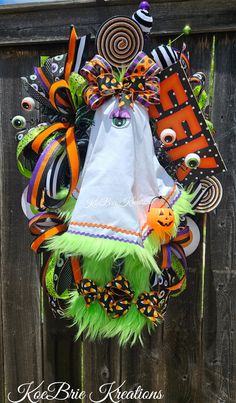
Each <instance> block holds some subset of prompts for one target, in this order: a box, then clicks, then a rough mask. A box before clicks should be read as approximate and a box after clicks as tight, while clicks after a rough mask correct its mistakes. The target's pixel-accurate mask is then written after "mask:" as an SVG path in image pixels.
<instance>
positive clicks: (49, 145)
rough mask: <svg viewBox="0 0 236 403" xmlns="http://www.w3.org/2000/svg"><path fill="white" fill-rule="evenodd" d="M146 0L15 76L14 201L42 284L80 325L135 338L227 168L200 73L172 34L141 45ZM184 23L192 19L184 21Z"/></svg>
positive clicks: (166, 294) (168, 287)
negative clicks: (18, 198) (19, 93)
mask: <svg viewBox="0 0 236 403" xmlns="http://www.w3.org/2000/svg"><path fill="white" fill-rule="evenodd" d="M149 11H150V6H149V4H148V2H146V1H143V2H141V3H140V5H139V9H138V10H137V11H136V12H135V13H134V14H133V16H132V18H130V17H127V16H116V17H114V18H112V19H110V20H108V21H106V22H105V23H104V24H103V25H102V26H101V27H100V29H99V30H98V33H97V37H96V50H94V56H93V57H92V58H90V59H89V60H88V49H89V48H91V46H93V43H92V42H91V39H90V36H89V35H87V36H83V37H78V36H77V33H76V30H75V28H74V27H72V28H71V33H70V39H69V45H68V52H67V53H66V54H62V55H57V56H55V57H48V58H46V60H44V63H43V64H42V65H41V66H40V67H34V71H33V73H32V74H31V75H30V76H28V77H22V84H23V86H24V88H25V91H26V93H27V94H26V95H27V96H26V97H25V98H24V99H23V100H22V101H21V107H22V109H23V111H24V112H25V116H28V114H29V113H30V112H32V111H33V110H35V109H38V115H39V116H40V118H38V119H37V121H36V122H35V124H34V125H33V127H31V126H32V123H27V119H26V118H25V117H24V116H22V115H17V116H15V117H14V118H13V119H12V125H13V126H14V127H15V129H17V130H18V131H17V135H16V139H17V142H18V144H17V164H18V168H19V171H20V172H21V174H22V175H24V176H25V177H26V178H28V179H29V184H28V186H27V188H26V189H25V191H24V193H23V195H22V208H23V211H24V213H25V215H26V217H27V219H28V221H29V229H30V232H31V234H32V235H33V236H34V240H33V242H32V245H31V248H32V250H33V251H35V252H36V253H39V254H40V256H41V273H40V278H41V284H42V286H43V287H45V289H46V292H47V294H48V297H49V301H50V305H51V308H52V310H53V312H54V313H55V314H60V315H63V316H66V317H68V318H72V321H73V323H74V325H76V326H77V337H79V336H80V335H81V333H82V332H84V333H85V335H87V336H89V337H90V338H92V339H95V338H96V337H99V338H101V337H105V338H106V337H114V336H118V337H119V340H120V343H121V344H124V343H126V342H128V341H130V342H131V343H133V342H135V341H136V340H137V339H138V338H139V339H140V340H141V333H142V330H143V328H144V327H148V329H149V330H151V329H152V328H153V327H154V326H155V325H157V324H158V323H159V322H161V321H162V320H163V318H164V315H165V312H166V309H167V304H168V301H169V299H170V298H171V297H172V296H176V295H178V294H179V293H181V292H182V291H183V290H184V288H185V286H186V268H187V265H186V255H188V254H191V253H192V252H193V251H194V250H195V249H196V247H197V244H198V242H199V230H198V227H197V225H196V223H195V222H194V220H193V219H192V218H190V217H189V215H191V214H194V210H195V212H198V213H205V212H208V211H211V210H212V209H214V208H215V207H216V206H217V205H218V203H219V201H220V199H221V196H222V188H221V184H220V182H219V180H218V179H216V178H215V176H214V175H215V174H217V173H219V172H222V171H223V170H225V166H224V163H223V161H222V158H221V156H220V153H219V151H218V149H217V146H216V143H215V140H214V138H213V135H212V125H211V123H210V122H209V121H207V120H206V119H205V117H204V108H205V106H206V104H207V94H206V91H205V75H204V74H203V73H202V72H197V73H195V74H193V75H192V74H191V68H190V63H189V57H188V55H187V53H186V52H185V49H184V48H183V49H182V50H178V49H175V48H174V47H173V46H172V45H171V44H163V45H159V46H157V47H156V48H155V49H153V50H152V51H151V52H150V53H149V52H148V51H147V50H146V47H145V46H146V44H147V40H148V35H149V32H150V30H151V27H152V16H151V15H150V12H149ZM185 32H186V33H188V32H189V27H185Z"/></svg>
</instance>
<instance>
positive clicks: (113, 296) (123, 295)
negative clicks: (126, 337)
mask: <svg viewBox="0 0 236 403" xmlns="http://www.w3.org/2000/svg"><path fill="white" fill-rule="evenodd" d="M78 293H79V295H82V296H83V297H84V301H85V304H86V306H87V307H88V308H89V307H90V305H91V304H92V303H93V302H94V301H96V300H97V301H99V303H100V304H101V305H102V307H103V308H104V309H105V311H106V312H107V314H109V315H111V317H112V318H114V319H115V318H120V317H121V316H124V315H126V314H127V313H128V311H129V309H130V307H131V304H135V305H136V307H137V308H138V310H139V312H140V313H141V314H143V315H144V316H146V317H147V318H148V319H150V320H151V321H152V322H153V323H155V322H157V320H158V318H159V317H160V318H162V314H161V307H160V303H159V302H160V301H159V298H158V293H157V292H156V291H150V292H143V293H142V294H140V295H139V296H138V298H137V299H135V298H134V292H133V291H132V289H131V288H130V284H129V281H128V280H127V279H126V278H125V277H124V276H118V277H116V278H115V279H114V280H112V281H110V282H109V283H108V284H107V285H106V286H105V287H104V289H102V288H100V287H98V286H97V285H96V283H95V282H94V281H92V280H90V279H86V278H84V279H82V280H81V281H80V283H79V286H78Z"/></svg>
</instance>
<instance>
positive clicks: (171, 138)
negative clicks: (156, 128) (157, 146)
mask: <svg viewBox="0 0 236 403" xmlns="http://www.w3.org/2000/svg"><path fill="white" fill-rule="evenodd" d="M160 140H161V142H162V143H163V144H164V145H165V146H169V145H172V144H173V143H174V142H175V140H176V133H175V131H174V130H172V129H164V130H162V132H161V134H160Z"/></svg>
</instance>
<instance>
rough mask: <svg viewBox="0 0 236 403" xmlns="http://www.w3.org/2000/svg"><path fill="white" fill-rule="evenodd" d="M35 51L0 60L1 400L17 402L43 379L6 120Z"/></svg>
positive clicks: (33, 277) (26, 239)
mask: <svg viewBox="0 0 236 403" xmlns="http://www.w3.org/2000/svg"><path fill="white" fill-rule="evenodd" d="M35 60H36V54H35V52H34V51H32V50H31V51H19V50H18V51H15V50H14V51H12V50H10V49H9V50H8V49H6V50H2V51H1V57H0V71H1V80H0V102H1V123H0V125H1V126H0V134H1V140H0V150H1V152H0V154H1V159H2V170H1V174H0V175H1V182H2V192H1V199H2V201H1V217H2V225H1V249H2V252H1V280H2V281H1V286H2V289H1V299H2V322H1V326H2V331H3V347H4V357H3V359H4V379H5V400H3V401H6V400H7V394H8V393H9V392H12V397H14V398H16V397H17V393H16V390H17V387H18V385H20V384H22V383H25V382H31V381H34V382H36V385H38V384H39V383H40V381H41V377H42V361H41V356H42V354H41V323H40V292H39V289H40V287H39V278H38V273H37V270H36V269H37V266H36V260H35V256H34V255H33V253H32V252H31V251H30V235H29V231H28V228H27V222H26V220H25V217H24V215H23V212H22V211H21V194H22V192H23V190H24V187H25V186H26V183H25V181H24V180H23V179H22V177H21V176H20V174H18V173H17V167H16V157H15V150H16V142H15V138H14V137H15V130H14V129H13V128H12V126H11V124H10V118H11V117H13V116H14V115H15V114H17V113H18V111H19V109H20V105H19V103H20V99H21V98H20V97H21V83H20V80H19V77H20V76H21V75H23V73H27V71H28V69H29V67H30V66H31V65H32V64H34V63H35Z"/></svg>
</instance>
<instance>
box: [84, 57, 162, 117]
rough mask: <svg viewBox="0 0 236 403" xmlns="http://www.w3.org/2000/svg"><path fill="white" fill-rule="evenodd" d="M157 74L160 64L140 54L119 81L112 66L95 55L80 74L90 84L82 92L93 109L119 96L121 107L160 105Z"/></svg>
mask: <svg viewBox="0 0 236 403" xmlns="http://www.w3.org/2000/svg"><path fill="white" fill-rule="evenodd" d="M158 72H159V67H158V66H157V64H156V63H155V62H154V61H153V60H152V59H151V58H150V57H148V56H147V55H146V54H145V53H144V52H139V53H138V54H137V56H136V57H135V59H134V60H133V61H132V63H131V64H130V66H129V67H128V69H127V71H126V73H125V74H124V76H123V78H122V80H121V81H119V79H118V77H117V74H115V73H114V72H113V70H112V67H111V65H110V64H109V63H108V62H107V61H106V60H105V59H104V58H103V57H102V56H99V55H96V56H95V57H94V58H93V59H92V60H90V61H89V62H87V63H86V64H85V66H84V67H83V68H82V69H81V75H82V76H84V77H85V78H86V80H87V81H88V83H89V84H88V86H87V87H86V88H85V90H84V93H83V96H84V100H85V102H86V104H87V105H89V106H90V108H91V109H93V110H96V109H97V108H99V106H101V105H102V104H103V102H105V101H106V99H108V98H109V97H111V96H113V95H115V96H118V99H119V108H122V107H129V106H130V107H131V108H132V107H133V104H134V102H135V101H137V102H139V103H140V104H142V105H143V106H145V107H146V108H148V107H149V106H150V105H151V104H156V103H158V102H159V83H158V82H159V80H158V78H157V77H156V75H157V74H158Z"/></svg>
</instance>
